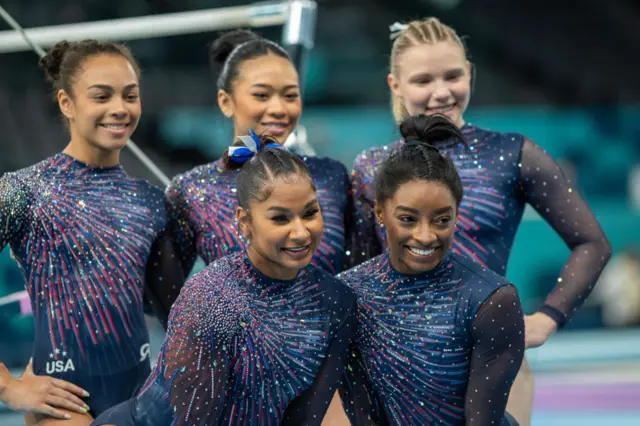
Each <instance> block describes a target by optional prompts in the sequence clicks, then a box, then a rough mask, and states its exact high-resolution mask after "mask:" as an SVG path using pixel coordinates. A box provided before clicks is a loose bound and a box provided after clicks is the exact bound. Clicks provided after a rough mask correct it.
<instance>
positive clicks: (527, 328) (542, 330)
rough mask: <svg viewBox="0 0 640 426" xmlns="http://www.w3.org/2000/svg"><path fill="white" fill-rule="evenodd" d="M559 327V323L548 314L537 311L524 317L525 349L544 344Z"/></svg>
mask: <svg viewBox="0 0 640 426" xmlns="http://www.w3.org/2000/svg"><path fill="white" fill-rule="evenodd" d="M557 329H558V324H557V323H556V322H555V321H554V320H553V319H552V318H551V317H550V316H549V315H546V314H543V313H542V312H536V313H535V314H533V315H525V317H524V347H525V349H530V348H537V347H538V346H542V345H543V344H544V342H546V341H547V339H548V338H549V337H551V335H552V334H553V333H555V332H556V330H557Z"/></svg>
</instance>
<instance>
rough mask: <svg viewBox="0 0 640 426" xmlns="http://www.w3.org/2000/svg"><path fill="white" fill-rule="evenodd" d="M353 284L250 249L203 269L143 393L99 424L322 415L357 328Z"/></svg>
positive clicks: (251, 421) (310, 419)
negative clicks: (259, 262)
mask: <svg viewBox="0 0 640 426" xmlns="http://www.w3.org/2000/svg"><path fill="white" fill-rule="evenodd" d="M355 309H356V302H355V294H354V293H353V291H352V290H351V289H349V288H348V287H347V286H345V285H344V284H343V283H342V282H340V281H339V280H338V279H336V278H335V277H333V276H331V275H330V274H328V273H327V272H325V271H323V270H322V269H320V268H317V267H315V266H313V265H309V266H308V267H307V268H305V269H303V270H302V271H301V272H300V273H299V274H298V276H297V278H296V279H295V280H291V281H280V280H274V279H271V278H268V277H266V276H265V275H263V274H261V273H260V272H259V271H258V270H257V269H256V268H255V267H254V266H253V265H252V264H251V262H250V261H249V259H248V257H247V255H246V253H245V252H239V253H235V254H231V255H229V256H227V257H223V258H220V259H218V260H216V261H214V262H213V263H212V264H210V265H209V266H207V267H206V268H205V269H204V270H202V271H201V272H199V273H197V274H196V275H195V276H194V277H193V278H192V279H190V280H189V281H188V282H187V283H186V284H185V287H184V289H183V290H182V293H181V294H180V296H179V297H178V300H177V301H176V303H175V305H174V307H173V309H172V311H171V316H170V320H169V328H168V331H167V336H166V338H165V342H164V345H163V348H162V351H161V354H160V357H159V360H158V365H157V366H156V368H155V369H154V372H153V373H152V375H151V377H150V380H149V381H148V382H147V385H145V388H144V389H143V391H142V392H141V394H140V396H139V397H138V398H137V399H135V400H132V401H131V402H130V403H128V404H121V405H120V406H118V407H115V408H114V409H113V410H109V411H108V412H107V413H105V414H104V415H103V416H101V417H100V418H98V419H96V420H95V421H94V423H93V424H94V425H103V424H110V423H113V424H117V425H119V426H128V425H149V426H150V425H154V426H162V425H169V424H171V425H218V424H224V425H255V426H258V425H260V426H269V425H274V426H275V425H280V424H283V425H297V426H302V425H320V424H321V422H322V418H323V416H324V413H325V412H326V410H327V408H328V405H329V402H330V401H331V398H332V396H333V394H334V393H335V391H336V389H337V388H338V385H339V382H340V380H341V378H342V374H343V370H344V368H343V367H344V362H345V356H346V354H347V351H348V348H349V343H350V341H351V337H352V336H353V334H354V332H355V329H356V317H355Z"/></svg>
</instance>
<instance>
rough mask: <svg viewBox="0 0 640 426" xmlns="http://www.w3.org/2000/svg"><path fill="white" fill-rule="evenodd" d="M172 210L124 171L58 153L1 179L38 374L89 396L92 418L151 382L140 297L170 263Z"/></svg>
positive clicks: (3, 228)
mask: <svg viewBox="0 0 640 426" xmlns="http://www.w3.org/2000/svg"><path fill="white" fill-rule="evenodd" d="M166 210H167V208H166V203H165V198H164V195H163V193H162V190H161V189H160V188H157V187H155V186H153V185H151V184H149V183H148V182H146V181H142V180H138V179H133V178H131V177H129V176H128V175H127V174H126V173H125V172H124V170H123V169H122V167H121V166H116V167H110V168H99V167H92V166H89V165H86V164H84V163H82V162H80V161H78V160H76V159H74V158H72V157H70V156H68V155H66V154H62V153H61V154H57V155H55V156H53V157H51V158H49V159H47V160H44V161H42V162H40V163H38V164H36V165H34V166H31V167H28V168H25V169H22V170H20V171H17V172H13V173H7V174H5V175H4V176H3V177H2V179H0V247H2V248H4V247H5V246H6V245H7V244H8V245H10V247H11V250H12V253H13V256H14V257H15V258H16V260H17V261H18V264H19V266H20V268H21V270H22V272H23V275H24V277H25V281H26V288H27V291H28V293H29V296H30V299H31V305H32V310H33V315H34V322H35V343H34V348H33V369H34V373H35V374H46V375H50V376H54V377H57V378H60V379H64V380H67V381H69V382H72V383H74V384H76V385H78V386H81V387H82V388H84V389H86V390H87V391H89V393H90V394H91V398H90V399H89V400H88V403H89V405H90V407H91V408H92V411H93V413H94V414H99V413H100V412H101V411H102V410H104V409H106V408H108V407H110V406H112V405H115V404H117V403H119V402H121V401H124V400H126V399H128V398H131V397H132V396H133V395H135V394H136V393H137V392H138V390H139V389H140V386H141V385H142V384H143V383H144V380H145V378H146V376H148V374H149V372H150V366H149V335H148V332H147V327H146V324H145V320H144V310H143V293H144V285H145V278H146V281H147V284H149V281H150V280H153V279H152V278H150V275H153V274H151V273H150V270H148V268H147V264H148V263H149V262H152V263H153V262H155V263H157V262H158V259H161V258H163V257H164V256H165V253H164V252H163V247H164V246H165V245H166V239H165V238H164V237H163V236H164V235H165V234H164V230H165V225H166ZM152 253H154V254H153V255H152ZM157 255H159V257H158V256H157ZM169 256H170V255H169ZM166 265H167V264H165V266H166ZM165 266H162V267H159V266H156V267H155V269H154V268H150V269H154V270H155V271H156V272H157V271H160V270H162V269H163V268H164V267H165ZM175 266H176V267H177V268H178V269H179V265H178V264H177V263H176V264H175ZM156 278H158V281H162V278H163V277H156ZM164 283H165V284H167V285H170V284H172V283H170V280H165V281H164ZM179 284H180V283H178V286H179ZM153 291H156V292H158V288H157V287H153Z"/></svg>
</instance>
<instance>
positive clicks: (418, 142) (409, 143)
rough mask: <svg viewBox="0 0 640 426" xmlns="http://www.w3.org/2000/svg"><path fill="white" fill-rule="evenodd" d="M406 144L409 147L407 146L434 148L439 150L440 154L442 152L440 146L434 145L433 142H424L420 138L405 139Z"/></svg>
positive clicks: (436, 150)
mask: <svg viewBox="0 0 640 426" xmlns="http://www.w3.org/2000/svg"><path fill="white" fill-rule="evenodd" d="M404 146H405V147H407V148H409V147H412V146H420V147H423V148H427V149H432V150H434V151H435V152H437V153H438V154H440V150H439V149H438V148H436V147H435V146H433V145H431V144H428V143H426V142H422V141H421V140H419V139H405V141H404Z"/></svg>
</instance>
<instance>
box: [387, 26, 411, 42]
mask: <svg viewBox="0 0 640 426" xmlns="http://www.w3.org/2000/svg"><path fill="white" fill-rule="evenodd" d="M408 27H409V25H408V24H401V23H400V22H394V23H393V24H391V25H389V31H390V32H391V34H389V39H390V40H394V39H396V38H398V37H399V36H400V33H402V32H403V31H404V30H406V29H407V28H408Z"/></svg>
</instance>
